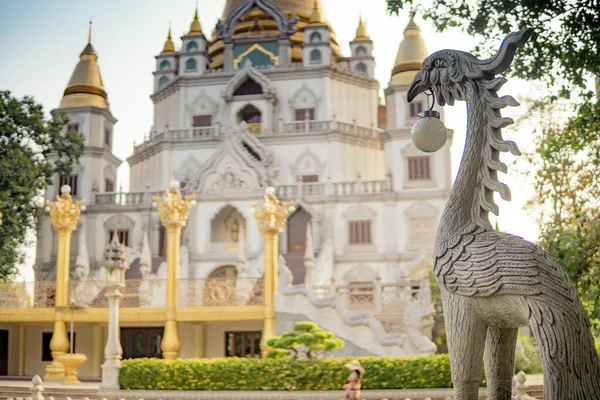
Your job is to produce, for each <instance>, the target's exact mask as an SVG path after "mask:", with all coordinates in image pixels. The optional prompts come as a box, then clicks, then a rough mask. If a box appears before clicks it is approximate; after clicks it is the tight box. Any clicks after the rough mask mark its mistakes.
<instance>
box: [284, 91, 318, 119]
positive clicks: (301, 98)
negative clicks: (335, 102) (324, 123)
mask: <svg viewBox="0 0 600 400" xmlns="http://www.w3.org/2000/svg"><path fill="white" fill-rule="evenodd" d="M321 100H322V99H321V97H319V96H318V95H317V94H316V93H315V92H314V91H313V90H312V89H311V88H310V87H308V85H306V83H303V84H302V86H301V87H300V88H299V89H298V90H296V92H295V93H294V94H293V95H292V97H290V99H289V100H288V105H289V107H290V113H291V115H292V118H294V116H295V115H296V114H295V113H296V111H295V110H296V109H299V108H314V109H315V119H319V118H318V117H317V115H316V113H317V111H318V109H319V105H320V104H321Z"/></svg>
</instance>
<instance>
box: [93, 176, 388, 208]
mask: <svg viewBox="0 0 600 400" xmlns="http://www.w3.org/2000/svg"><path fill="white" fill-rule="evenodd" d="M391 192H393V190H392V187H391V179H388V180H369V181H361V180H357V181H354V182H351V181H348V182H319V183H302V182H300V183H297V184H295V185H281V186H278V187H277V195H278V196H279V197H282V198H286V199H290V198H296V197H298V195H299V194H300V193H301V194H302V197H312V196H354V195H363V196H365V195H366V196H368V195H378V194H382V193H391ZM163 195H164V192H163V191H159V192H108V193H96V195H95V196H94V199H95V204H96V205H97V206H104V207H107V206H115V205H117V206H132V205H138V206H149V205H150V204H151V203H152V198H153V197H154V196H159V197H160V196H163ZM207 196H208V194H207ZM208 197H209V198H210V197H211V196H208ZM212 197H214V196H212ZM198 199H200V200H202V193H198Z"/></svg>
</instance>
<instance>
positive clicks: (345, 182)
mask: <svg viewBox="0 0 600 400" xmlns="http://www.w3.org/2000/svg"><path fill="white" fill-rule="evenodd" d="M199 11H200V12H201V10H197V11H196V14H195V15H194V17H193V20H192V23H191V26H190V29H189V32H188V33H187V34H186V35H184V36H182V37H181V38H180V39H179V40H174V39H173V38H172V36H171V33H170V32H169V34H168V37H167V39H166V41H165V43H164V46H163V48H162V51H161V52H160V53H159V54H158V55H156V57H155V58H156V68H155V71H154V72H153V77H148V78H149V79H153V82H154V93H153V94H152V95H151V99H152V102H153V104H154V116H153V127H152V130H151V131H150V132H148V134H147V135H146V137H145V140H144V141H143V143H139V144H137V145H135V146H134V149H133V152H132V154H131V155H130V156H129V157H128V159H127V160H126V162H127V163H128V164H129V167H130V182H129V191H128V192H122V191H120V190H118V188H117V179H116V173H117V168H118V167H119V166H120V165H121V164H122V163H123V162H124V161H123V160H120V159H118V158H117V157H116V156H115V155H114V154H113V132H114V131H116V130H118V123H117V119H116V118H115V116H113V114H112V112H111V109H110V104H109V101H108V94H107V92H106V90H105V88H104V84H103V82H102V78H101V74H100V69H99V66H98V62H97V59H98V55H97V53H96V50H95V49H94V47H93V46H92V44H91V43H88V44H87V46H86V47H85V48H84V50H83V52H82V53H81V54H80V61H79V63H78V64H77V65H76V67H75V70H74V72H73V75H72V77H71V79H70V81H69V83H68V86H67V88H66V90H65V91H64V94H63V98H62V100H61V102H60V106H59V108H57V109H56V110H54V111H53V112H59V111H64V112H66V113H67V114H68V116H69V118H70V122H69V125H68V126H67V127H66V128H65V129H70V130H76V131H79V132H81V133H83V134H84V135H85V140H86V143H85V144H86V150H85V152H84V155H83V157H82V158H81V159H80V162H79V165H77V166H76V167H75V169H74V171H73V175H72V176H70V177H64V178H62V179H56V181H55V185H54V186H51V187H49V188H48V191H47V194H46V198H47V199H53V198H54V197H55V196H56V194H57V193H58V192H59V188H60V186H62V185H65V184H68V185H69V186H71V188H72V194H73V196H74V197H75V198H79V199H85V200H86V204H87V210H86V212H85V213H83V214H82V216H81V218H80V219H79V225H78V228H77V230H76V231H75V232H74V234H73V237H72V241H71V250H70V251H71V254H70V271H71V273H70V284H69V296H70V299H72V300H73V304H77V305H78V306H85V308H83V309H82V310H79V311H73V313H72V315H71V317H72V319H73V320H74V321H75V324H74V326H75V327H74V331H75V347H76V348H75V351H76V352H78V353H85V354H87V356H88V362H87V363H85V364H83V365H82V366H81V367H80V376H83V377H86V376H87V377H98V376H100V365H101V363H102V360H103V348H104V344H105V339H106V321H107V311H106V298H105V297H104V291H103V285H104V281H105V273H104V271H103V268H102V262H103V257H104V250H105V248H106V246H107V245H108V243H109V242H110V241H111V239H112V238H113V236H115V235H117V236H118V238H119V240H120V242H121V243H123V244H124V245H125V246H126V247H127V263H128V266H129V269H128V270H127V272H126V288H125V290H124V293H125V296H124V298H123V300H122V310H121V326H122V329H121V342H122V346H123V351H124V358H129V357H149V356H158V357H160V355H161V350H160V341H161V337H162V334H163V331H162V329H163V322H164V306H165V283H166V262H165V257H166V232H165V229H164V228H163V227H162V226H161V224H160V221H159V217H158V213H157V211H156V205H155V204H153V200H152V198H153V196H161V195H162V194H163V193H164V191H165V190H166V189H167V188H168V187H169V183H170V182H171V181H174V180H176V181H179V182H180V185H181V188H182V189H181V190H182V192H185V193H195V194H196V196H197V201H198V205H197V206H196V207H194V208H193V209H192V211H191V213H190V216H189V220H188V223H187V226H186V227H185V228H184V230H183V233H182V241H181V243H182V245H181V249H180V270H179V282H178V288H179V306H178V312H177V320H178V323H179V335H180V339H181V342H182V349H181V357H225V356H239V357H255V356H259V355H260V349H259V347H258V345H259V342H260V335H261V330H262V327H263V324H262V321H263V315H264V312H263V302H262V300H263V299H262V297H261V296H262V289H261V282H262V277H263V273H264V254H263V238H262V236H261V234H260V233H259V231H258V229H257V225H256V222H255V220H254V216H253V213H252V211H251V205H252V204H256V203H260V202H261V198H262V195H263V194H264V190H265V188H266V187H269V186H271V187H274V188H275V189H276V194H277V196H278V197H279V198H280V199H283V200H294V201H295V204H296V210H295V212H294V213H293V214H292V215H291V216H290V217H289V220H288V222H287V225H286V227H285V229H284V232H283V233H282V234H281V236H280V238H279V252H280V258H279V261H280V262H279V264H280V265H279V269H280V274H279V281H280V284H279V293H277V294H276V311H277V318H276V320H277V329H278V331H280V332H279V333H281V331H284V330H289V329H291V326H292V324H293V322H294V321H298V320H307V319H309V320H313V321H315V322H317V323H318V324H320V325H321V326H322V327H324V328H325V329H328V330H332V331H334V332H335V333H336V334H337V335H338V336H339V337H341V338H342V339H344V340H345V341H346V347H345V349H344V350H343V351H342V352H341V353H339V354H352V355H368V354H379V355H417V354H428V353H431V352H435V345H434V344H433V343H432V342H431V324H432V322H431V315H432V313H433V309H432V306H431V299H430V294H429V278H428V269H427V262H426V258H427V257H426V256H424V254H427V253H428V252H429V253H430V251H431V248H432V246H433V240H434V234H435V229H436V226H437V222H438V219H439V216H440V212H441V210H442V208H443V206H444V204H445V201H446V199H447V196H448V193H449V191H450V187H451V172H450V148H449V146H450V143H451V141H449V143H448V144H446V145H445V147H444V148H443V150H442V151H439V152H437V153H435V154H427V153H423V152H421V151H419V150H418V149H416V148H415V147H414V145H413V144H412V142H411V139H410V129H411V127H412V125H413V124H414V122H415V121H416V120H417V118H418V113H419V112H420V111H423V110H424V109H426V107H427V102H426V98H425V97H423V98H419V99H417V100H416V101H413V102H412V103H410V104H408V103H407V101H406V91H407V89H408V85H409V84H410V81H411V79H412V77H413V76H414V74H415V73H416V71H418V70H419V69H420V68H421V64H422V61H423V59H424V58H425V57H426V56H427V55H428V52H427V47H426V44H425V41H424V40H423V38H422V37H421V30H420V28H419V27H418V26H417V24H416V23H415V22H414V18H413V16H411V19H410V22H409V24H408V26H407V27H406V29H405V30H404V38H403V39H402V41H401V43H400V44H399V49H398V54H397V59H396V63H395V67H394V69H393V71H391V75H390V80H389V82H388V83H387V87H386V88H385V90H384V95H385V102H383V101H382V100H381V99H380V96H379V90H380V86H379V83H378V81H377V80H376V79H375V78H374V69H375V66H376V63H375V58H374V57H373V47H374V43H373V41H372V40H371V39H370V37H369V34H368V32H367V29H366V26H365V24H364V23H363V21H362V19H361V20H360V21H359V25H358V28H357V30H356V36H355V38H354V39H353V40H352V41H351V42H350V49H351V53H350V54H348V55H343V54H342V52H341V50H340V47H339V44H338V42H337V38H336V36H335V32H334V29H333V27H332V26H331V25H330V24H329V23H328V22H327V19H326V17H325V15H324V14H323V13H322V10H321V4H320V1H316V2H314V1H313V0H295V1H291V0H281V1H278V0H228V1H227V2H226V5H225V9H224V13H223V17H222V18H221V19H220V20H219V21H217V23H216V27H215V29H214V30H213V31H212V34H211V36H210V38H209V37H207V35H205V33H206V32H205V31H204V30H203V27H202V26H201V24H200V22H199V19H198V12H199ZM106 56H107V57H110V54H107V55H106ZM384 103H385V104H384ZM440 111H441V113H442V118H443V110H440ZM122 118H125V116H122ZM450 133H451V132H450ZM450 137H451V136H450ZM56 252H57V236H56V233H55V232H54V231H53V229H52V226H51V222H50V219H49V218H46V219H45V220H44V222H43V225H42V229H41V233H40V236H39V239H38V245H37V259H36V264H35V275H36V280H35V282H31V283H23V284H22V285H21V284H13V287H11V289H10V293H13V292H14V294H6V293H7V290H5V291H4V292H5V295H4V297H6V299H5V300H4V303H6V305H5V306H4V308H3V309H2V313H0V331H2V332H3V331H6V332H7V333H6V337H7V339H6V341H7V343H8V344H9V349H10V350H9V353H8V355H7V357H6V361H5V364H6V365H5V367H4V368H5V371H3V370H2V368H3V367H2V366H1V365H0V374H2V373H3V372H5V373H6V374H9V375H33V374H40V375H41V374H43V371H44V368H45V366H46V365H47V364H48V361H50V359H49V357H50V354H49V340H50V338H51V333H52V322H51V321H52V312H50V310H51V308H52V307H53V298H52V293H53V287H54V286H53V285H54V284H55V283H54V280H55V265H56ZM359 313H362V314H360V315H359ZM365 313H366V314H365ZM0 337H3V336H1V335H0ZM344 352H345V353H344ZM1 363H2V361H1V360H0V364H1Z"/></svg>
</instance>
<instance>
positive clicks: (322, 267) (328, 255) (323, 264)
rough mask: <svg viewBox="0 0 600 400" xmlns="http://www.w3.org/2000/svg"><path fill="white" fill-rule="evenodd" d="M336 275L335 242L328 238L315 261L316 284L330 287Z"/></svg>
mask: <svg viewBox="0 0 600 400" xmlns="http://www.w3.org/2000/svg"><path fill="white" fill-rule="evenodd" d="M333 274H334V249H333V240H332V239H331V238H327V239H326V240H325V242H324V243H323V247H322V248H321V252H320V253H319V256H318V257H317V259H316V260H315V273H314V277H315V282H314V283H315V284H316V285H318V286H325V285H330V284H331V281H332V279H333Z"/></svg>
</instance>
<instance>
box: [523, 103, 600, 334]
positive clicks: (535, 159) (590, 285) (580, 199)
mask: <svg viewBox="0 0 600 400" xmlns="http://www.w3.org/2000/svg"><path fill="white" fill-rule="evenodd" d="M565 107H566V108H569V107H572V103H568V104H566V105H564V104H561V103H558V104H557V103H556V102H554V103H549V102H543V101H542V102H538V103H537V104H534V105H533V107H532V108H531V111H532V112H533V113H537V114H538V116H537V120H538V124H537V125H538V127H537V132H536V134H535V150H534V151H533V152H532V153H531V154H528V155H527V159H528V161H529V165H530V166H533V168H530V169H531V170H533V174H532V178H533V189H534V195H533V197H532V198H531V199H530V201H529V202H528V204H527V207H529V208H530V209H531V210H534V211H535V212H536V213H537V214H538V216H539V222H540V238H539V242H540V245H541V246H542V247H544V248H545V249H547V250H548V251H549V252H550V254H552V256H553V257H554V258H555V259H556V260H557V261H558V262H559V264H560V265H562V266H563V267H564V268H565V269H566V270H567V272H568V273H569V275H570V276H571V278H572V279H573V281H574V283H575V284H576V285H577V289H578V291H579V294H580V297H581V299H582V301H583V304H584V306H585V307H586V309H587V311H588V314H589V316H590V319H591V320H592V324H593V327H594V331H595V334H600V319H599V315H600V208H599V206H600V177H599V176H598V173H597V171H598V167H599V166H600V123H599V121H598V119H597V118H595V117H591V116H590V115H591V114H596V115H598V113H600V103H595V104H584V105H582V106H581V107H580V109H579V114H577V115H571V117H569V118H567V119H566V121H565V122H561V121H557V120H556V119H555V118H548V115H559V114H561V110H559V109H558V108H565ZM530 175H531V172H530Z"/></svg>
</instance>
